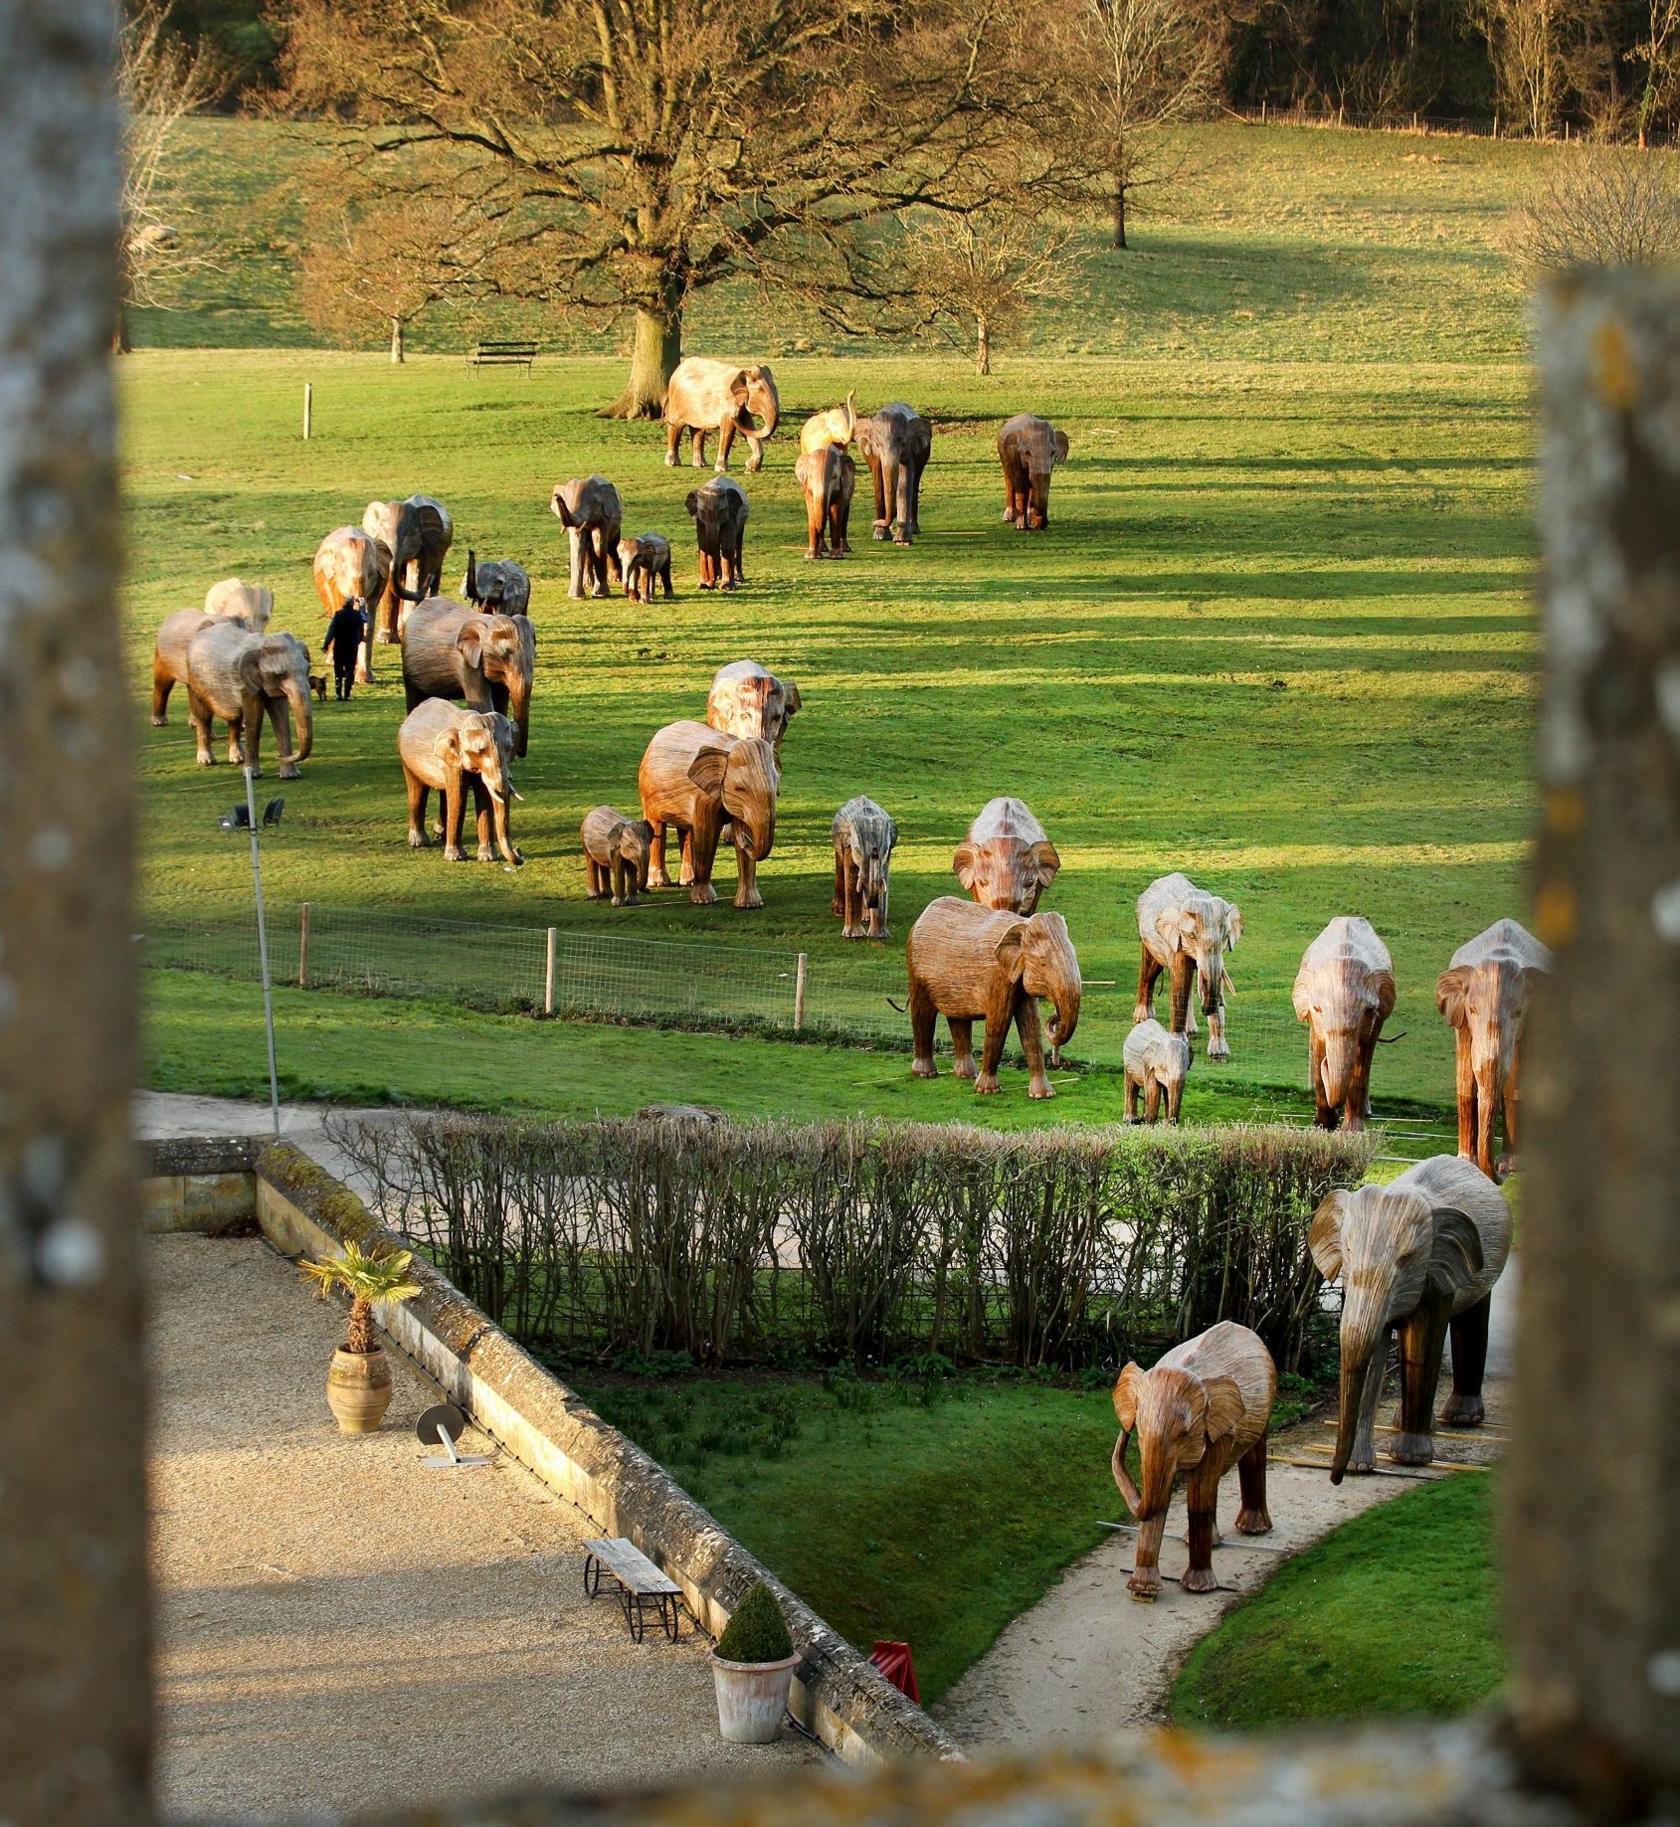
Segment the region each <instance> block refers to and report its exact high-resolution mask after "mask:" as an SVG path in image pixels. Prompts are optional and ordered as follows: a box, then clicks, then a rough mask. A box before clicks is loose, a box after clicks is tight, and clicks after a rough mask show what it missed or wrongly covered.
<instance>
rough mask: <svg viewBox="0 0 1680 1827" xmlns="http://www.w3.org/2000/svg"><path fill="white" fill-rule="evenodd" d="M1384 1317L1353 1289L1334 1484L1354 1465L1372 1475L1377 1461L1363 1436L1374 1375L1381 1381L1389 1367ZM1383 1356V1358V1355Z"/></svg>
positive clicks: (1345, 1320)
mask: <svg viewBox="0 0 1680 1827" xmlns="http://www.w3.org/2000/svg"><path fill="white" fill-rule="evenodd" d="M1383 1317H1384V1316H1383V1314H1382V1313H1381V1312H1380V1311H1375V1310H1370V1309H1367V1306H1366V1302H1365V1301H1364V1300H1362V1299H1361V1298H1360V1294H1359V1291H1358V1290H1357V1289H1355V1288H1353V1287H1349V1288H1348V1289H1347V1290H1346V1292H1345V1294H1344V1297H1343V1307H1342V1376H1341V1388H1340V1392H1339V1393H1340V1403H1339V1405H1338V1408H1337V1415H1336V1450H1335V1453H1334V1454H1333V1455H1332V1457H1331V1460H1330V1482H1331V1483H1332V1484H1340V1483H1341V1482H1342V1479H1343V1477H1344V1476H1345V1475H1346V1473H1347V1470H1348V1467H1349V1466H1350V1465H1352V1467H1353V1469H1354V1470H1355V1471H1356V1472H1368V1471H1370V1470H1371V1469H1372V1467H1373V1463H1374V1459H1373V1454H1372V1449H1371V1443H1370V1441H1369V1440H1368V1439H1366V1438H1363V1437H1362V1428H1363V1422H1364V1419H1365V1414H1366V1407H1367V1399H1368V1398H1371V1397H1374V1395H1375V1392H1374V1391H1372V1390H1371V1389H1369V1388H1368V1384H1369V1382H1370V1378H1371V1376H1372V1375H1373V1373H1374V1374H1375V1375H1376V1376H1377V1377H1378V1378H1381V1376H1382V1374H1383V1371H1384V1369H1385V1368H1386V1364H1385V1361H1384V1360H1385V1357H1386V1340H1387V1336H1388V1335H1387V1332H1386V1329H1385V1328H1384V1326H1383V1323H1382V1322H1383ZM1379 1353H1382V1354H1383V1355H1382V1356H1379Z"/></svg>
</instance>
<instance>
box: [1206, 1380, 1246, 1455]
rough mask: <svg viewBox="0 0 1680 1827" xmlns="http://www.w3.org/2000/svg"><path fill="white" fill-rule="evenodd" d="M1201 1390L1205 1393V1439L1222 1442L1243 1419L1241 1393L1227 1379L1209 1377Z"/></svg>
mask: <svg viewBox="0 0 1680 1827" xmlns="http://www.w3.org/2000/svg"><path fill="white" fill-rule="evenodd" d="M1202 1388H1203V1389H1204V1390H1205V1391H1206V1393H1207V1437H1208V1439H1209V1440H1210V1441H1214V1440H1223V1439H1224V1438H1225V1436H1226V1435H1227V1434H1229V1433H1232V1432H1234V1431H1235V1429H1236V1425H1237V1423H1238V1422H1239V1421H1240V1420H1241V1419H1242V1418H1243V1408H1244V1403H1243V1396H1242V1391H1241V1390H1240V1389H1238V1387H1237V1386H1236V1384H1235V1383H1234V1382H1233V1381H1232V1380H1231V1378H1229V1377H1209V1378H1208V1379H1207V1380H1206V1382H1204V1383H1203V1384H1202Z"/></svg>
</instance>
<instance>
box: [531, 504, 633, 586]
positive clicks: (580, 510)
mask: <svg viewBox="0 0 1680 1827" xmlns="http://www.w3.org/2000/svg"><path fill="white" fill-rule="evenodd" d="M548 505H549V507H550V508H551V509H552V510H553V513H554V516H555V518H556V519H557V520H558V521H559V522H560V524H561V525H562V526H563V527H564V528H565V529H566V544H567V547H568V549H569V551H570V573H569V578H568V581H567V584H566V594H567V595H568V596H578V597H581V596H585V595H590V594H593V595H595V596H610V595H611V594H612V588H611V586H612V583H613V582H618V583H623V582H624V573H623V572H622V570H620V568H619V563H618V540H619V533H620V531H621V529H622V527H623V524H624V503H623V501H622V500H621V499H620V498H619V493H618V490H617V489H616V488H614V487H613V485H612V484H611V483H610V482H609V481H608V480H607V479H606V477H605V476H574V477H573V478H572V479H571V481H570V482H557V483H556V484H555V485H554V492H553V494H552V495H550V496H549V498H548Z"/></svg>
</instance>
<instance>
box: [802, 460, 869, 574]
mask: <svg viewBox="0 0 1680 1827" xmlns="http://www.w3.org/2000/svg"><path fill="white" fill-rule="evenodd" d="M793 473H794V476H795V478H796V479H797V480H798V483H799V486H800V487H801V488H802V489H804V491H805V556H806V557H807V558H844V557H845V556H846V554H847V553H848V552H850V551H851V549H852V547H851V542H850V541H849V540H848V539H847V537H846V532H847V529H848V527H849V526H850V525H851V518H852V493H853V491H854V490H855V489H856V487H857V465H856V464H855V463H854V462H853V461H852V459H851V457H850V455H849V454H848V453H847V452H846V451H845V450H844V449H843V448H842V447H841V446H840V445H838V444H825V445H824V446H823V447H822V449H821V450H815V451H806V452H805V453H804V455H802V456H801V457H800V459H799V461H798V462H797V463H795V464H794V466H793ZM825 534H826V535H827V540H828V543H827V545H826V546H825V545H824V543H823V539H824V535H825Z"/></svg>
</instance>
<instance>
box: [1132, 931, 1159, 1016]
mask: <svg viewBox="0 0 1680 1827" xmlns="http://www.w3.org/2000/svg"><path fill="white" fill-rule="evenodd" d="M1139 950H1140V951H1141V953H1142V956H1141V958H1140V959H1139V961H1138V993H1137V1003H1136V1005H1135V1006H1134V1007H1133V1009H1132V1026H1133V1027H1134V1028H1135V1027H1136V1026H1137V1024H1138V1023H1139V1022H1140V1021H1148V1020H1149V1019H1150V1017H1151V1016H1152V1015H1153V1014H1154V1013H1155V979H1156V978H1157V977H1159V976H1160V974H1161V963H1160V960H1159V959H1158V958H1156V957H1155V955H1154V953H1152V952H1151V951H1150V949H1149V947H1148V946H1147V945H1145V946H1140V947H1139Z"/></svg>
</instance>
